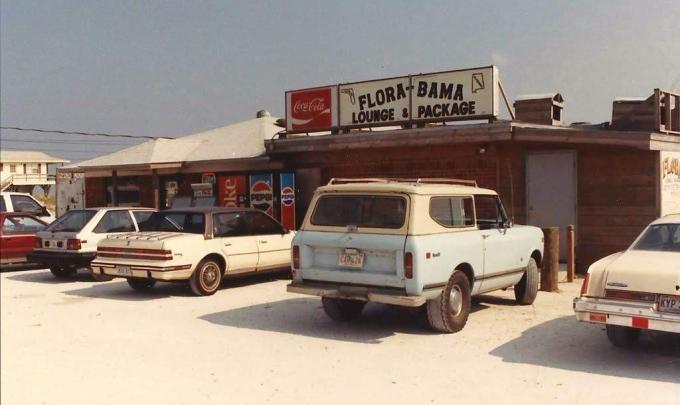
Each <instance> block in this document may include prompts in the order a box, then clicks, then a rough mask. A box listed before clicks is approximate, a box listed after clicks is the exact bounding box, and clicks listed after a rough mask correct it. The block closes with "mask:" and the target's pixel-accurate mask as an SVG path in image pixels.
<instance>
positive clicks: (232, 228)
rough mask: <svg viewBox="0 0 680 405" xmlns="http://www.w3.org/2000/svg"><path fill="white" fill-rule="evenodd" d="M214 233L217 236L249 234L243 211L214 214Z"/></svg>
mask: <svg viewBox="0 0 680 405" xmlns="http://www.w3.org/2000/svg"><path fill="white" fill-rule="evenodd" d="M213 235H214V236H215V237H227V236H245V235H248V230H247V228H246V222H245V219H244V215H243V213H242V212H221V213H218V214H214V215H213Z"/></svg>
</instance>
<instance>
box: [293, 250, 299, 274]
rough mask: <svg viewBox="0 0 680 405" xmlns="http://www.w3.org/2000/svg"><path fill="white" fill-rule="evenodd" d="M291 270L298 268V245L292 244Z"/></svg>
mask: <svg viewBox="0 0 680 405" xmlns="http://www.w3.org/2000/svg"><path fill="white" fill-rule="evenodd" d="M292 264H293V270H299V269H300V246H297V245H293V263H292Z"/></svg>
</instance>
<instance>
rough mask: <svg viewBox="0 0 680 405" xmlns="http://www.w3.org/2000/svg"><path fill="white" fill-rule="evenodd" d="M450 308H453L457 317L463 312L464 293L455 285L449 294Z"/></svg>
mask: <svg viewBox="0 0 680 405" xmlns="http://www.w3.org/2000/svg"><path fill="white" fill-rule="evenodd" d="M449 308H451V311H452V312H453V315H454V316H457V315H458V314H460V311H462V310H463V292H462V291H461V290H460V287H458V286H457V285H454V286H453V288H451V292H450V293H449Z"/></svg>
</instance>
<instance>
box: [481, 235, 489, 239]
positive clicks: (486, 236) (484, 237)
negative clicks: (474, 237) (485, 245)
mask: <svg viewBox="0 0 680 405" xmlns="http://www.w3.org/2000/svg"><path fill="white" fill-rule="evenodd" d="M489 236H490V235H482V239H486V238H488V237H489Z"/></svg>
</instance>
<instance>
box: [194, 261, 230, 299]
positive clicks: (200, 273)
mask: <svg viewBox="0 0 680 405" xmlns="http://www.w3.org/2000/svg"><path fill="white" fill-rule="evenodd" d="M221 282H222V268H221V267H220V265H219V264H217V262H215V261H214V260H210V259H208V260H202V261H201V262H200V263H199V264H198V266H197V267H196V270H195V271H194V273H193V274H192V275H191V278H190V279H189V286H190V287H191V291H192V292H193V293H194V294H196V295H213V294H215V292H216V291H217V289H218V288H219V287H220V283H221Z"/></svg>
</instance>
